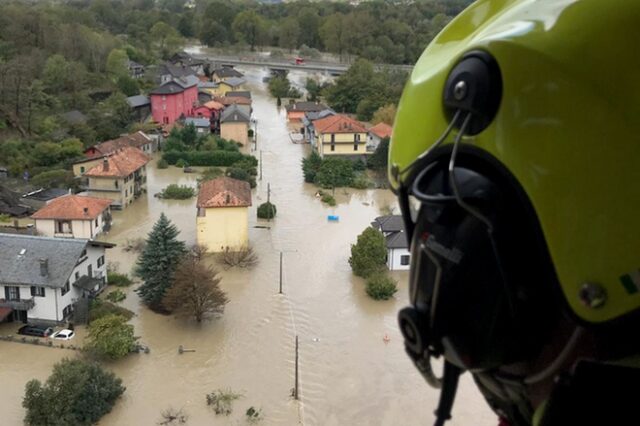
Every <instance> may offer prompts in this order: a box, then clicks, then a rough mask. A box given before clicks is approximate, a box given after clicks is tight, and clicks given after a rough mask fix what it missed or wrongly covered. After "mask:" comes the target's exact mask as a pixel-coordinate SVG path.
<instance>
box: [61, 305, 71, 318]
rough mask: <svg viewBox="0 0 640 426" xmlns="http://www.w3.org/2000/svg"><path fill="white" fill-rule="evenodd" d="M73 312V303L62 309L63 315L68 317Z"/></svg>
mask: <svg viewBox="0 0 640 426" xmlns="http://www.w3.org/2000/svg"><path fill="white" fill-rule="evenodd" d="M71 312H73V305H71V304H69V305H67V306H65V308H64V309H63V310H62V316H63V317H64V318H66V317H68V316H69V315H71Z"/></svg>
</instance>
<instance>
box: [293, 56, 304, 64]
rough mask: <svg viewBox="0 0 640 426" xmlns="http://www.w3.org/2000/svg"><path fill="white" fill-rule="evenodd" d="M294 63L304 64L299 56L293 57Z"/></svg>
mask: <svg viewBox="0 0 640 426" xmlns="http://www.w3.org/2000/svg"><path fill="white" fill-rule="evenodd" d="M294 64H295V65H304V59H302V58H301V57H299V56H298V57H297V58H296V59H295V62H294Z"/></svg>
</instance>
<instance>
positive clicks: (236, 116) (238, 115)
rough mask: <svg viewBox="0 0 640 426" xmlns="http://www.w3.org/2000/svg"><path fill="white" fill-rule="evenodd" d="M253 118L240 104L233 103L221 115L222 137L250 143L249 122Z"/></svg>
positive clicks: (243, 143)
mask: <svg viewBox="0 0 640 426" xmlns="http://www.w3.org/2000/svg"><path fill="white" fill-rule="evenodd" d="M250 121H251V119H250V118H249V116H248V115H247V114H245V113H244V112H243V111H242V110H241V109H240V108H239V107H238V105H235V104H234V105H231V106H229V107H227V108H226V109H225V110H224V111H222V115H221V116H220V137H221V138H223V139H227V140H233V141H236V142H239V143H241V144H242V145H243V146H244V145H246V144H247V143H249V123H250Z"/></svg>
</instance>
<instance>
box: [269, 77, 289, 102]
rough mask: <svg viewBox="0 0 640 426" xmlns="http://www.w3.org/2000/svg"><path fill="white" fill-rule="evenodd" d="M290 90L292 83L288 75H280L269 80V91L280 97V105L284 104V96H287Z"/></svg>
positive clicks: (275, 96)
mask: <svg viewBox="0 0 640 426" xmlns="http://www.w3.org/2000/svg"><path fill="white" fill-rule="evenodd" d="M289 90H291V83H290V82H289V79H288V78H287V77H284V76H278V77H274V78H272V79H271V80H269V93H271V96H273V97H274V98H277V99H278V105H281V104H282V98H285V97H287V95H288V94H289Z"/></svg>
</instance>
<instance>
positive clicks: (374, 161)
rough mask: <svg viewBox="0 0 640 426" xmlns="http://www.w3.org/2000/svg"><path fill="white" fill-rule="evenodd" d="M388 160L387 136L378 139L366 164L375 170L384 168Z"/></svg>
mask: <svg viewBox="0 0 640 426" xmlns="http://www.w3.org/2000/svg"><path fill="white" fill-rule="evenodd" d="M388 161H389V138H384V139H382V140H381V141H380V144H379V145H378V147H377V148H376V150H375V152H374V153H373V154H371V156H370V157H369V160H368V161H367V165H368V166H369V168H372V169H375V170H380V171H383V170H386V169H387V162H388Z"/></svg>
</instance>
